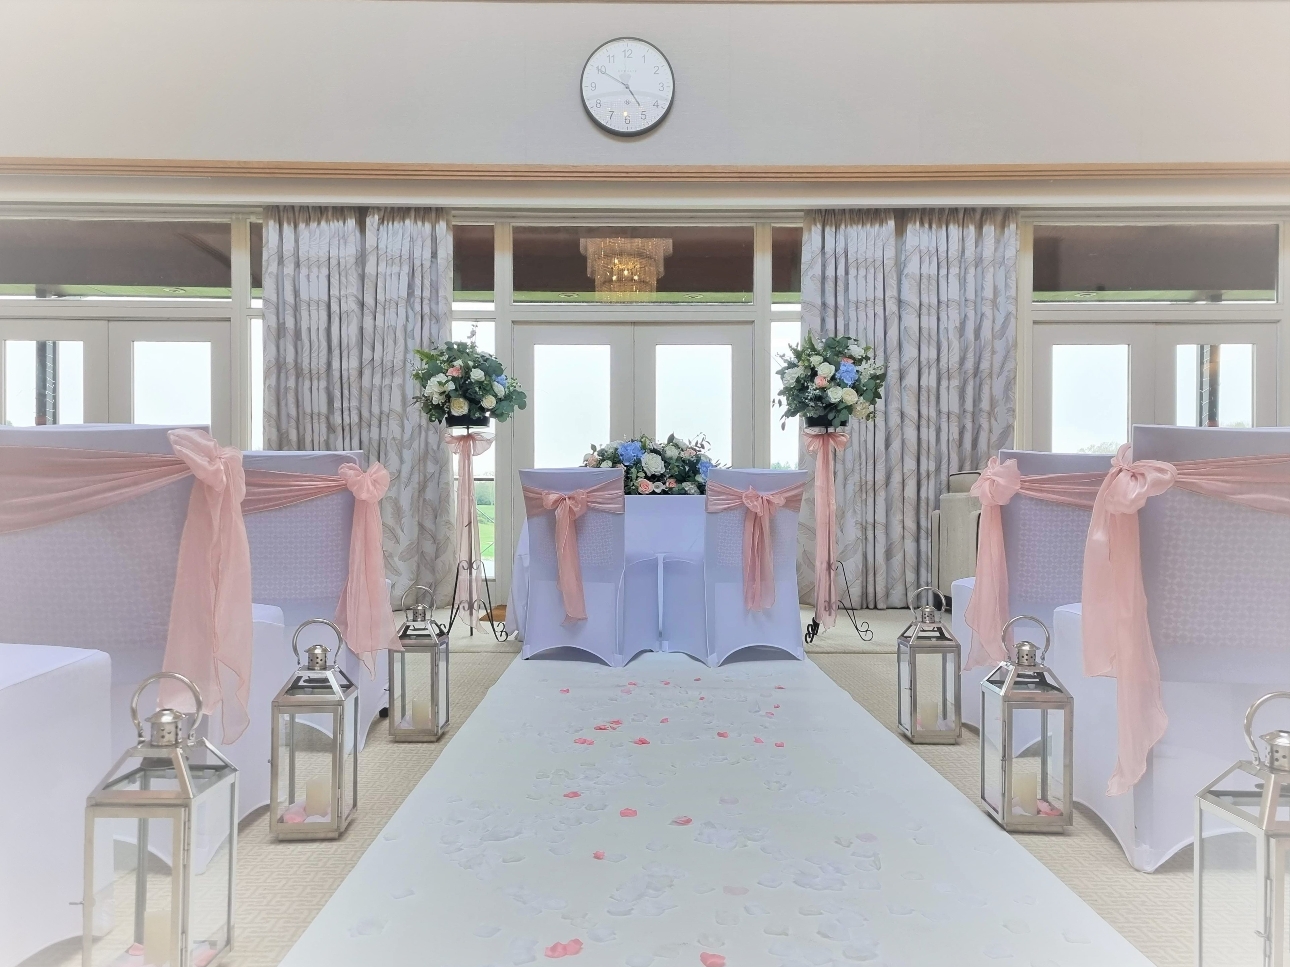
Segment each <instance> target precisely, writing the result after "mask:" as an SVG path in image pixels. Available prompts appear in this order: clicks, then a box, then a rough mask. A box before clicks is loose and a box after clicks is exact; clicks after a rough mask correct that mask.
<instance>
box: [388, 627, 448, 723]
mask: <svg viewBox="0 0 1290 967" xmlns="http://www.w3.org/2000/svg"><path fill="white" fill-rule="evenodd" d="M446 659H447V649H445V648H439V647H434V648H427V649H424V650H423V649H421V648H409V649H405V650H404V651H401V652H397V653H395V657H394V663H393V665H392V666H391V672H392V673H391V677H390V694H391V695H394V696H397V701H398V707H397V708H396V709H391V712H390V714H391V715H394V714H397V716H398V718H397V719H396V722H395V727H396V728H400V729H418V730H422V729H436V730H437V729H440V728H442V727H443V726H444V725H445V724H447V721H448V668H447V661H446ZM436 664H438V666H439V667H438V674H437V676H435V671H436V669H435V665H436ZM432 676H435V677H432ZM433 685H437V686H438V690H439V699H438V702H435V701H432V699H433V697H434V696H433V695H432V693H431V688H432V686H433Z"/></svg>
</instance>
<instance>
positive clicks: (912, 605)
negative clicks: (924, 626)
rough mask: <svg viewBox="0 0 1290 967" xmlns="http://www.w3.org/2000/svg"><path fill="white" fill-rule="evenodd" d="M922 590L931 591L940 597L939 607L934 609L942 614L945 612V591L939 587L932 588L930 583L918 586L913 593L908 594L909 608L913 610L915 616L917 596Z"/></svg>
mask: <svg viewBox="0 0 1290 967" xmlns="http://www.w3.org/2000/svg"><path fill="white" fill-rule="evenodd" d="M924 591H931V592H932V594H934V595H936V597H938V598H940V599H941V606H940V607H939V608H936V611H937V613H938V614H943V613H944V612H945V593H944V592H943V591H942V590H941V589H940V588H934V587H932V586H931V585H930V584H928V585H925V586H924V587H921V588H919V589H918V590H917V591H915V592H914V593H913V594H911V595H910V596H909V610H910V611H911V612H913V614H914V616H915V617H917V615H918V596H919V595H920V594H922V593H923V592H924ZM933 607H936V606H935V605H933Z"/></svg>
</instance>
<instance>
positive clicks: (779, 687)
mask: <svg viewBox="0 0 1290 967" xmlns="http://www.w3.org/2000/svg"><path fill="white" fill-rule="evenodd" d="M775 687H776V688H777V689H779V690H780V691H781V692H782V691H783V690H784V686H783V685H776V686H775Z"/></svg>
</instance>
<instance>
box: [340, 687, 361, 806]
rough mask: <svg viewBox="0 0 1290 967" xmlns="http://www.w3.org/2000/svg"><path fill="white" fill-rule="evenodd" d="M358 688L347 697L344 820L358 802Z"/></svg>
mask: <svg viewBox="0 0 1290 967" xmlns="http://www.w3.org/2000/svg"><path fill="white" fill-rule="evenodd" d="M357 757H358V689H353V690H351V691H350V693H349V698H347V699H345V743H344V746H343V748H342V750H341V784H340V818H341V821H342V822H343V821H344V820H345V817H347V816H348V815H349V814H350V812H351V811H352V810H353V809H354V806H355V805H356V804H357V802H358V762H357Z"/></svg>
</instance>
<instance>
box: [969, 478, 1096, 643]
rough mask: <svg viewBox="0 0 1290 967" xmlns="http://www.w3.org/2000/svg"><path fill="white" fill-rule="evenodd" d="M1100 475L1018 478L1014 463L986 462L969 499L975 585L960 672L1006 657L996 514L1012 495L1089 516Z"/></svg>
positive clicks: (1002, 557) (1003, 572) (1002, 560)
mask: <svg viewBox="0 0 1290 967" xmlns="http://www.w3.org/2000/svg"><path fill="white" fill-rule="evenodd" d="M1105 476H1106V474H1102V473H1050V474H1036V475H1035V476H1032V477H1023V476H1022V475H1021V471H1020V470H1019V469H1018V468H1017V461H1016V460H1005V461H1003V462H1002V463H1000V462H999V458H998V457H991V458H990V462H989V464H987V465H986V468H985V470H983V471H982V472H981V476H980V477H978V478H977V481H976V483H974V484H973V485H972V489H971V491H970V493H971V494H972V496H973V497H975V498H976V499H977V500H979V501H980V502H981V528H980V533H979V535H978V538H977V551H976V584H975V586H974V587H973V589H972V600H971V601H970V602H969V603H968V607H967V611H966V612H965V613H964V615H963V618H964V621H965V622H966V623H967V626H968V627H969V628H971V629H972V641H971V644H970V646H969V648H968V654H967V659H966V660H965V661H964V664H963V667H964V669H972V668H979V667H980V666H982V665H989V664H997V663H998V662H1001V661H1003V660H1004V659H1005V658H1006V657H1007V649H1006V648H1005V647H1004V642H1003V626H1004V624H1005V623H1007V621H1008V618H1009V617H1011V615H1010V614H1009V608H1008V561H1007V556H1006V554H1005V553H1004V541H1003V514H1002V513H1001V511H1000V508H1001V507H1002V506H1003V505H1004V504H1006V503H1008V502H1009V501H1011V500H1012V498H1013V496H1014V495H1015V494H1018V493H1020V494H1022V495H1024V496H1026V497H1034V498H1035V499H1036V500H1046V501H1049V502H1050V503H1056V504H1066V505H1068V506H1071V507H1083V508H1085V509H1087V510H1091V509H1092V507H1093V500H1094V498H1095V497H1096V496H1097V489H1098V487H1099V486H1101V483H1102V480H1103V479H1104V478H1105Z"/></svg>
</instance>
